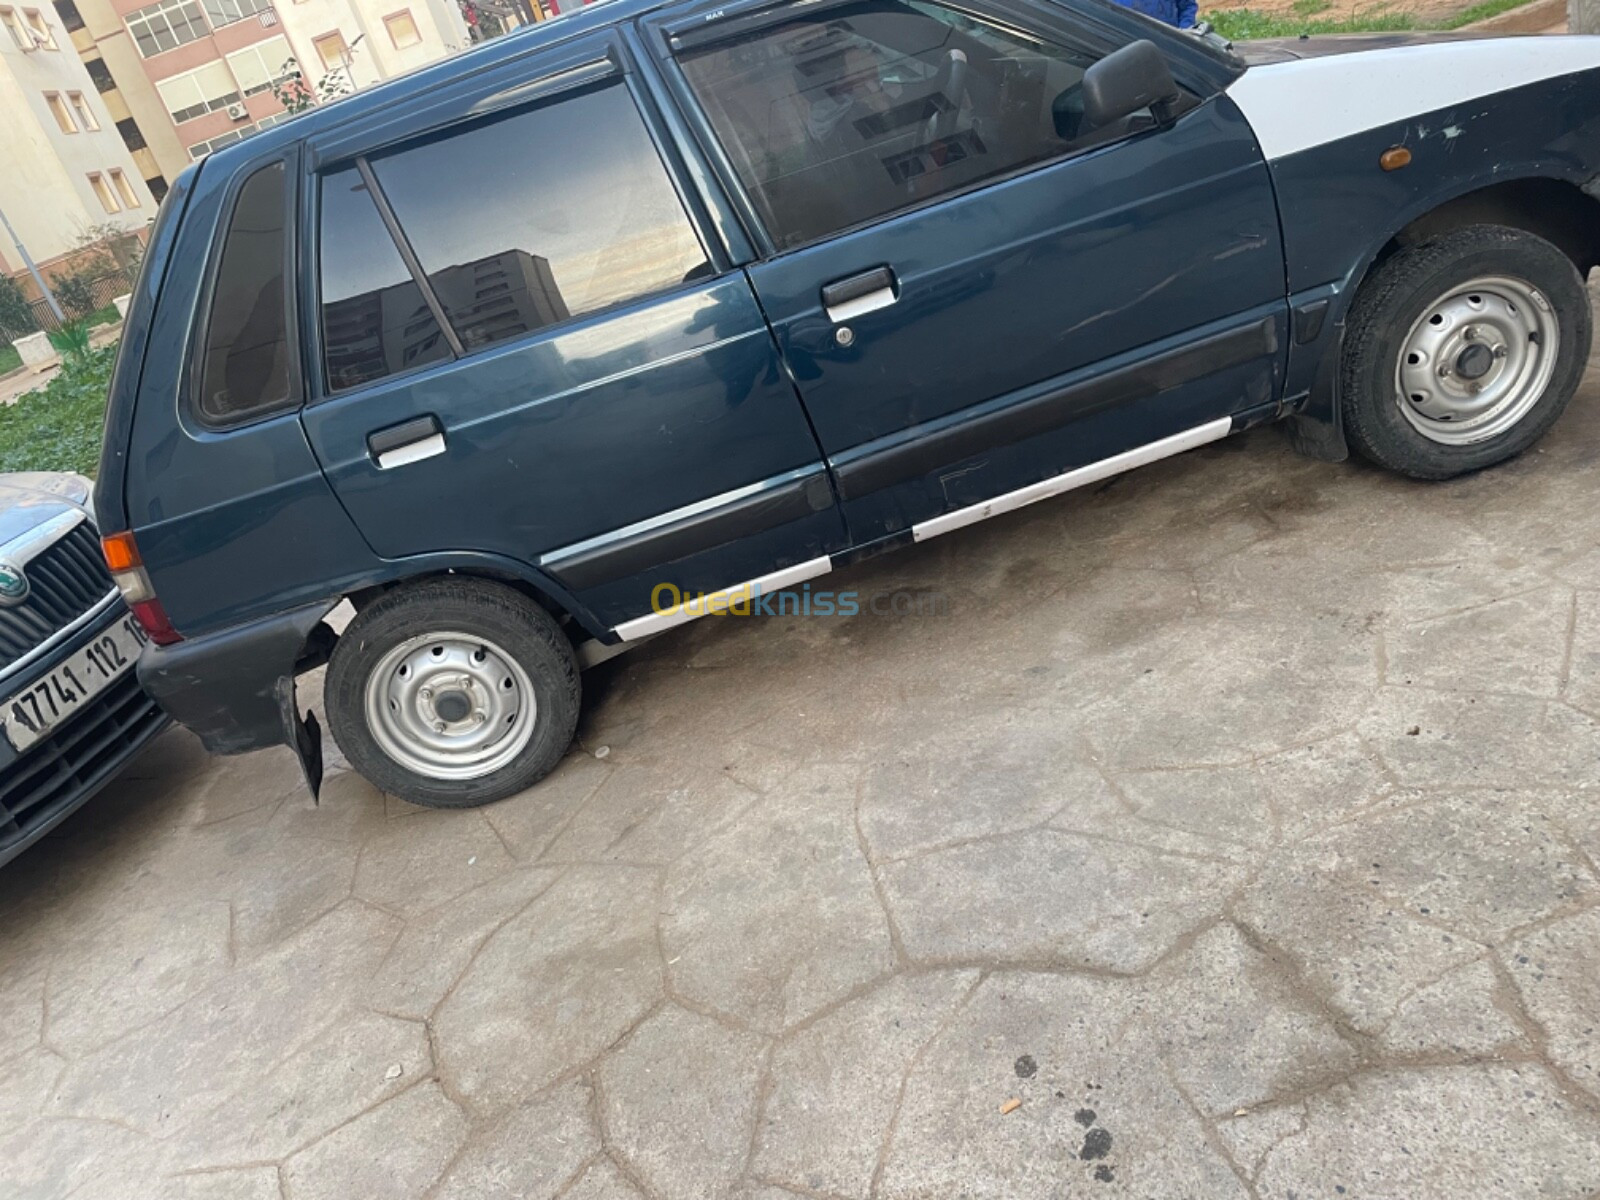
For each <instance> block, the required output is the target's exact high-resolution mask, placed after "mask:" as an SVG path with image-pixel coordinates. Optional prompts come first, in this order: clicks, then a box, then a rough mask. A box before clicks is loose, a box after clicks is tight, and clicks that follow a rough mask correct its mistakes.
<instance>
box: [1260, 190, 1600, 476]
mask: <svg viewBox="0 0 1600 1200" xmlns="http://www.w3.org/2000/svg"><path fill="white" fill-rule="evenodd" d="M1397 221H1398V224H1396V225H1395V226H1393V227H1392V228H1390V229H1389V230H1386V231H1384V232H1383V236H1382V240H1381V241H1376V242H1374V243H1370V244H1369V249H1368V251H1367V253H1366V254H1365V255H1364V256H1363V257H1362V258H1361V259H1360V260H1359V261H1358V262H1357V263H1356V264H1355V265H1354V266H1353V267H1352V270H1351V272H1350V275H1349V276H1348V277H1347V280H1346V282H1345V284H1344V285H1343V286H1342V287H1340V288H1339V300H1338V302H1337V306H1336V312H1335V313H1334V314H1333V316H1334V318H1335V319H1334V320H1332V321H1330V322H1329V328H1328V332H1327V333H1326V335H1325V337H1324V339H1323V341H1324V345H1323V346H1321V347H1320V348H1319V351H1320V352H1319V353H1318V355H1317V363H1316V366H1315V369H1314V374H1313V381H1312V384H1311V387H1310V394H1309V396H1307V397H1306V400H1305V403H1304V404H1303V406H1302V407H1301V408H1300V410H1299V411H1298V412H1297V413H1296V414H1295V415H1294V416H1293V417H1292V418H1291V424H1290V431H1291V439H1292V440H1293V442H1294V444H1295V447H1296V448H1297V449H1298V450H1299V451H1300V452H1301V453H1303V454H1306V455H1308V456H1310V457H1313V458H1319V459H1324V460H1327V461H1334V462H1337V461H1342V460H1343V459H1344V458H1346V457H1348V455H1349V448H1348V444H1347V442H1346V440H1345V435H1344V422H1343V416H1342V414H1341V411H1340V400H1341V397H1340V394H1339V375H1340V372H1339V369H1338V365H1339V360H1340V356H1341V355H1342V354H1343V352H1344V330H1345V321H1346V319H1347V317H1348V316H1349V312H1350V306H1351V305H1352V304H1354V303H1355V299H1356V296H1357V295H1359V294H1360V292H1361V288H1362V287H1363V286H1364V285H1365V284H1366V282H1367V281H1368V280H1369V279H1370V278H1371V277H1372V275H1373V272H1375V271H1376V270H1377V269H1378V268H1379V267H1381V266H1382V265H1383V264H1384V263H1385V262H1387V261H1388V260H1389V259H1390V258H1391V257H1393V256H1394V255H1395V254H1396V253H1398V252H1399V251H1400V250H1402V249H1405V248H1406V247H1407V246H1414V245H1417V244H1419V243H1421V242H1425V241H1427V240H1429V239H1430V238H1434V237H1438V236H1440V235H1441V234H1444V233H1449V232H1452V231H1453V230H1456V229H1463V228H1466V227H1467V226H1470V225H1504V226H1508V227H1510V228H1513V229H1521V230H1523V231H1525V232H1528V233H1532V234H1535V235H1537V236H1539V237H1543V238H1545V240H1547V241H1549V242H1551V243H1552V244H1553V245H1555V246H1557V247H1558V248H1559V249H1560V250H1561V251H1562V252H1563V253H1565V254H1566V255H1567V257H1568V258H1570V259H1572V261H1573V264H1574V265H1575V266H1576V267H1577V270H1578V273H1579V274H1580V275H1585V276H1587V274H1588V273H1589V272H1590V271H1592V270H1594V269H1595V268H1597V267H1600V176H1596V177H1595V178H1594V179H1591V180H1589V181H1588V182H1586V183H1582V184H1580V183H1577V182H1575V181H1574V180H1572V179H1570V178H1562V177H1559V176H1556V175H1551V174H1548V173H1543V174H1541V173H1538V172H1536V171H1529V172H1528V173H1526V174H1523V175H1520V176H1518V177H1516V178H1512V179H1503V180H1500V181H1498V182H1495V183H1492V184H1480V185H1479V186H1477V187H1465V188H1461V189H1458V190H1456V191H1453V192H1450V193H1446V194H1444V195H1432V196H1429V197H1426V198H1424V199H1423V200H1421V201H1420V202H1419V203H1418V204H1417V205H1415V206H1413V207H1412V208H1410V209H1408V210H1404V211H1402V212H1401V213H1398V214H1397Z"/></svg>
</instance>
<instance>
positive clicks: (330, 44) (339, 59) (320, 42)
mask: <svg viewBox="0 0 1600 1200" xmlns="http://www.w3.org/2000/svg"><path fill="white" fill-rule="evenodd" d="M311 44H312V45H313V46H315V47H316V48H317V57H318V58H320V59H321V60H322V69H323V70H325V71H337V70H338V69H339V68H340V67H342V66H344V55H345V47H344V34H342V33H340V32H338V31H337V30H335V31H334V32H333V33H325V34H323V35H322V36H321V37H317V38H312V39H311Z"/></svg>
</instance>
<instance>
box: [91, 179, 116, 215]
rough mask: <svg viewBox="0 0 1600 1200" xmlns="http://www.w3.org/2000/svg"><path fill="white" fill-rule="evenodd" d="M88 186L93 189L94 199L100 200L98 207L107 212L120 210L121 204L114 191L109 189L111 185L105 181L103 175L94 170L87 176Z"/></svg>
mask: <svg viewBox="0 0 1600 1200" xmlns="http://www.w3.org/2000/svg"><path fill="white" fill-rule="evenodd" d="M89 186H90V187H92V188H93V189H94V194H95V199H97V200H99V201H100V207H101V208H103V209H105V210H106V211H107V212H108V213H116V212H121V211H122V205H121V204H119V203H117V197H116V193H115V192H113V191H112V190H111V185H110V184H108V183H107V182H106V178H105V176H104V175H101V174H99V173H98V172H96V173H95V174H93V175H91V176H89Z"/></svg>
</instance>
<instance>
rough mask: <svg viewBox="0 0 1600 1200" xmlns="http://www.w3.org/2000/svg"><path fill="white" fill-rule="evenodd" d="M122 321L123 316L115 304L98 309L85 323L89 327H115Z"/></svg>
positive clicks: (85, 319)
mask: <svg viewBox="0 0 1600 1200" xmlns="http://www.w3.org/2000/svg"><path fill="white" fill-rule="evenodd" d="M120 320H122V314H121V313H119V312H118V311H117V306H116V305H115V304H108V305H106V306H105V307H104V308H97V309H95V310H94V311H93V312H92V313H90V314H89V315H88V316H87V317H85V318H84V322H85V323H86V324H88V325H115V324H116V323H117V322H118V321H120Z"/></svg>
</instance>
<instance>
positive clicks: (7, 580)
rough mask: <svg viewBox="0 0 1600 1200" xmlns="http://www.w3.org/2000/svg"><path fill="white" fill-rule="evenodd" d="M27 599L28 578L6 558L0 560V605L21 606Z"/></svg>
mask: <svg viewBox="0 0 1600 1200" xmlns="http://www.w3.org/2000/svg"><path fill="white" fill-rule="evenodd" d="M27 598H28V577H27V576H26V575H24V574H23V573H22V568H21V567H20V566H18V565H17V564H16V563H14V562H12V561H11V560H10V559H8V558H0V604H4V605H6V606H8V607H9V606H10V605H13V604H21V603H22V602H23V601H24V600H26V599H27Z"/></svg>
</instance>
